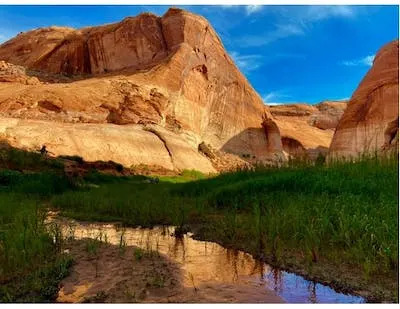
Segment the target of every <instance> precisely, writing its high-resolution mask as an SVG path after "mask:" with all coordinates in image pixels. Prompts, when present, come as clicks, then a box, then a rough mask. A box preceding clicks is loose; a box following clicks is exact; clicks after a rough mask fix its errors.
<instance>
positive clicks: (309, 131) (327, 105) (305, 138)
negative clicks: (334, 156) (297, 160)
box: [270, 101, 347, 159]
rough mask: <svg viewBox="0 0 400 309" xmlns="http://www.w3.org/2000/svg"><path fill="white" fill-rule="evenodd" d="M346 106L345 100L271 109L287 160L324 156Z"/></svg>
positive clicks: (271, 107) (290, 105)
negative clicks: (289, 158)
mask: <svg viewBox="0 0 400 309" xmlns="http://www.w3.org/2000/svg"><path fill="white" fill-rule="evenodd" d="M346 106H347V102H346V101H323V102H321V103H319V104H316V105H310V104H304V103H303V104H301V103H299V104H288V105H277V106H270V110H271V113H272V115H273V116H274V118H275V120H274V121H275V123H276V124H277V126H278V128H279V131H280V135H281V140H282V146H283V150H284V152H285V153H286V154H287V155H288V156H289V157H302V158H310V159H316V158H317V157H318V155H319V154H320V153H321V154H323V155H324V156H325V155H326V154H327V153H328V150H329V146H330V144H331V141H332V137H333V134H334V132H335V128H336V126H337V124H338V122H339V120H340V118H341V117H342V115H343V112H344V110H345V109H346Z"/></svg>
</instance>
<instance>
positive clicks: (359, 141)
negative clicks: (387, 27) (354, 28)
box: [329, 40, 399, 157]
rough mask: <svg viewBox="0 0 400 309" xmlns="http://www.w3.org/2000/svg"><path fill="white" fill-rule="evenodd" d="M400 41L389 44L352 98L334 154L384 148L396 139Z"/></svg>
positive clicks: (341, 122)
mask: <svg viewBox="0 0 400 309" xmlns="http://www.w3.org/2000/svg"><path fill="white" fill-rule="evenodd" d="M398 57H399V41H398V40H396V41H393V42H391V43H389V44H387V45H385V46H384V47H383V48H382V49H381V50H380V51H379V52H378V53H377V54H376V56H375V59H374V63H373V66H372V68H371V69H370V70H369V71H368V73H367V75H366V76H365V77H364V79H363V80H362V81H361V83H360V85H359V86H358V88H357V90H356V91H355V92H354V93H353V96H352V97H351V99H350V102H349V104H348V108H347V109H346V111H345V113H344V114H343V117H342V118H341V119H340V122H339V124H338V126H337V128H336V132H335V135H334V137H333V140H332V144H331V146H330V150H329V152H330V156H331V157H342V156H345V157H348V156H357V155H358V154H360V153H365V152H375V151H380V150H382V149H383V148H385V147H387V146H388V145H390V144H391V143H392V141H394V140H396V134H397V135H398V133H397V132H398V121H397V119H398V117H399V58H398Z"/></svg>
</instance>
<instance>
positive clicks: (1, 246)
mask: <svg viewBox="0 0 400 309" xmlns="http://www.w3.org/2000/svg"><path fill="white" fill-rule="evenodd" d="M69 188H70V184H69V182H68V181H67V180H66V179H64V178H62V177H61V176H59V175H57V174H51V173H40V174H22V173H20V172H15V171H10V170H0V302H50V301H54V299H55V297H56V295H57V291H58V283H59V281H60V280H61V279H62V278H63V277H64V276H66V275H67V273H68V268H69V266H70V265H71V260H70V259H69V258H68V257H67V256H64V255H63V254H62V252H61V237H60V231H59V229H58V228H57V227H56V226H46V224H45V216H46V212H45V209H44V204H43V202H44V200H45V199H46V198H48V197H49V196H52V195H54V194H57V193H60V192H62V191H63V190H66V189H69Z"/></svg>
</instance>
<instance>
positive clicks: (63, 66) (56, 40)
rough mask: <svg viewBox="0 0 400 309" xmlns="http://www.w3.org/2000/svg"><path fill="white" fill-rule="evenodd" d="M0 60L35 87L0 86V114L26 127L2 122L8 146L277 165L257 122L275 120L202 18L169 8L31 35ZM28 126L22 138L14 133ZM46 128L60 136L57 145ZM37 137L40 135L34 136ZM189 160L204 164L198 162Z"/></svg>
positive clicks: (1, 51) (276, 142) (7, 47)
mask: <svg viewBox="0 0 400 309" xmlns="http://www.w3.org/2000/svg"><path fill="white" fill-rule="evenodd" d="M0 60H3V61H6V62H8V63H12V64H14V65H18V66H23V67H24V68H26V71H25V73H26V78H27V79H29V78H37V79H38V80H36V79H35V81H36V82H35V84H34V85H32V84H30V83H29V82H25V81H22V82H21V81H17V80H12V79H10V78H8V80H3V82H0V116H3V117H7V118H22V119H30V121H28V122H24V121H22V120H21V121H18V122H10V121H9V120H7V119H4V120H3V121H2V123H3V136H6V138H7V139H8V140H9V141H12V142H13V143H14V144H18V143H21V141H22V140H24V141H25V142H24V143H25V146H27V147H28V146H33V143H46V144H48V148H49V150H51V151H53V152H57V153H64V152H65V151H67V149H68V152H69V154H72V152H74V151H76V152H77V153H74V154H77V155H80V156H82V157H83V158H85V159H89V158H90V159H100V157H102V158H103V157H108V159H111V157H113V158H114V159H115V160H116V161H118V162H123V163H124V164H125V165H132V164H140V163H144V162H147V163H149V164H155V165H165V166H166V165H168V166H169V167H170V168H173V169H182V168H188V167H189V168H190V167H191V168H196V169H201V170H202V171H205V172H211V171H215V167H213V166H212V164H211V161H210V160H208V159H207V157H206V156H204V154H202V153H200V152H198V150H197V149H198V145H199V144H201V143H202V142H205V143H207V144H210V145H211V146H212V147H214V148H215V149H217V150H218V151H223V152H227V153H230V154H233V155H237V156H243V155H244V154H246V155H249V156H251V158H254V159H255V160H258V161H264V162H265V161H271V160H276V159H277V158H282V145H281V143H280V139H276V138H272V136H270V134H273V136H276V132H270V131H268V130H267V131H265V130H264V129H263V127H262V126H261V122H262V117H263V115H265V117H267V118H268V119H269V120H270V121H271V122H272V123H273V121H274V120H273V117H272V115H271V114H270V112H269V109H268V107H266V106H265V105H264V104H263V102H262V99H261V98H260V96H259V95H258V94H257V93H256V92H255V91H254V89H253V88H252V87H251V85H250V84H249V83H248V81H247V80H246V78H245V77H244V76H243V75H242V74H241V72H240V71H239V70H238V69H237V68H236V66H235V64H234V63H233V61H232V59H231V58H230V57H229V55H228V54H227V53H226V51H225V49H224V47H223V45H222V42H221V40H220V39H219V37H218V35H217V34H216V32H215V31H214V30H213V28H212V27H211V25H210V24H209V23H208V22H207V20H206V19H204V18H203V17H201V16H197V15H194V14H191V13H189V12H186V11H183V10H179V9H170V10H168V12H167V13H166V14H165V15H164V16H162V17H158V16H155V15H153V14H148V13H145V14H141V15H139V16H137V17H129V18H126V19H124V20H123V21H121V22H120V23H116V24H110V25H105V26H100V27H89V28H84V29H80V30H75V29H70V28H61V27H50V28H45V29H38V30H33V31H30V32H26V33H21V34H19V35H18V36H17V37H15V38H13V39H11V40H9V41H7V42H5V43H4V44H2V45H0ZM0 78H1V75H0ZM0 80H1V79H0ZM34 120H35V121H34ZM39 120H40V121H39ZM28 123H29V125H32V127H31V129H30V130H26V129H25V130H22V129H21V130H19V129H18V128H19V127H24V128H26V126H27V125H28ZM7 124H9V127H7ZM83 124H85V125H83ZM89 124H90V125H89ZM29 125H28V127H29ZM149 126H151V127H152V131H148V127H149ZM39 128H40V130H39ZM53 128H59V130H60V132H59V133H57V134H61V136H62V133H61V131H65V132H68V134H67V133H65V134H67V135H68V136H69V138H58V139H57V136H56V135H55V134H53V133H52V129H53ZM64 128H65V130H64ZM98 128H99V129H98ZM16 130H18V132H19V133H18V134H17V133H15V132H16ZM46 130H47V131H46ZM4 132H6V133H4ZM24 132H29V134H28V133H24ZM44 132H48V135H49V136H48V137H46V138H42V137H41V136H43V134H44ZM78 132H79V133H78ZM109 132H112V133H109ZM117 132H118V133H117ZM125 132H129V133H125ZM154 132H162V134H158V133H154ZM126 134H128V135H126ZM129 134H131V135H129ZM278 134H279V132H278ZM161 135H162V136H161ZM50 136H51V137H52V139H51V142H50ZM93 136H97V138H96V139H93V138H92V137H93ZM139 136H140V138H139ZM155 139H158V142H155ZM56 140H57V141H56ZM83 140H88V141H90V146H85V145H83V144H82V143H83ZM103 140H109V141H110V142H111V140H112V141H113V142H112V143H107V142H104V141H103ZM153 140H154V141H153ZM30 141H32V142H30ZM33 141H35V142H33ZM160 143H161V144H163V145H164V148H165V149H167V150H168V149H174V151H167V153H168V154H169V156H172V157H171V158H167V157H165V158H164V157H163V155H160V156H159V157H157V155H156V153H163V152H160V151H161V150H160V149H159V148H157V147H159V146H160V147H161V144H160ZM30 144H32V145H30ZM155 144H158V145H159V146H157V147H155V146H154V148H152V150H151V149H148V148H149V147H150V146H149V145H155ZM105 145H108V146H105ZM116 145H120V146H118V147H117V146H116ZM133 145H136V146H135V147H133ZM166 145H168V146H166ZM184 145H185V146H184ZM185 147H189V148H190V149H191V150H193V151H194V152H196V156H191V155H189V153H190V154H192V152H188V158H187V159H183V157H185V156H186V155H185V154H183V153H182V154H181V151H183V149H184V148H185ZM145 148H147V149H145ZM128 149H129V151H128ZM144 151H145V152H144ZM185 151H186V150H185ZM126 153H130V154H129V155H127V154H126ZM146 153H148V154H149V155H146ZM153 154H154V155H153ZM144 157H146V159H144ZM161 157H162V158H161ZM181 157H182V158H181ZM189 157H191V158H192V159H191V160H189ZM198 157H201V158H202V159H201V161H203V158H204V160H207V161H204V162H208V164H205V163H204V164H198V162H200V161H199V160H200V159H197V158H198ZM183 162H185V163H183ZM206 165H207V166H206Z"/></svg>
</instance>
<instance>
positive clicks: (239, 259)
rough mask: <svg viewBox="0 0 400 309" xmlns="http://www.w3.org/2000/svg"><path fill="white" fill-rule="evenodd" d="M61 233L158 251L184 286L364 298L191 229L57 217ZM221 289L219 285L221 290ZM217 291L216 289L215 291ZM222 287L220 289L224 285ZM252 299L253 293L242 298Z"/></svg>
mask: <svg viewBox="0 0 400 309" xmlns="http://www.w3.org/2000/svg"><path fill="white" fill-rule="evenodd" d="M60 224H61V226H62V229H63V233H64V235H67V234H71V233H73V234H74V237H75V238H76V239H82V238H96V237H98V235H100V234H101V235H107V240H108V242H109V243H110V244H117V245H118V244H119V243H120V242H121V239H122V238H123V241H124V242H125V243H126V245H127V246H137V247H140V248H142V249H144V250H152V251H158V252H159V253H161V254H163V255H165V256H166V257H168V258H169V259H171V260H172V261H173V262H175V263H177V265H179V267H180V268H181V270H182V273H183V279H182V280H183V282H182V285H183V286H184V287H185V288H193V287H194V288H195V289H200V290H201V289H202V288H205V289H207V288H209V287H210V286H213V287H214V289H215V286H218V287H219V289H222V290H224V289H231V290H232V286H233V287H235V286H237V287H246V288H249V287H250V288H251V290H252V291H255V293H257V290H259V292H260V293H258V294H257V296H258V297H260V295H261V300H260V299H258V301H263V300H262V295H265V297H264V302H269V301H270V300H271V295H274V294H276V295H277V296H279V297H281V298H283V299H284V300H285V301H287V302H292V303H293V302H294V303H315V302H318V303H360V302H363V299H362V298H360V297H356V296H350V295H344V294H341V293H337V292H335V291H334V290H333V289H331V288H329V287H326V286H323V285H321V284H318V283H314V282H311V281H308V280H305V279H304V278H302V277H301V276H298V275H295V274H292V273H288V272H285V271H281V270H279V269H275V268H271V267H270V266H269V265H267V264H265V263H262V262H260V261H258V260H255V259H254V258H253V257H252V256H251V255H249V254H247V253H245V252H242V251H239V250H233V249H227V248H224V247H222V246H220V245H218V244H216V243H212V242H205V241H198V240H194V239H192V238H191V237H190V235H184V236H183V237H181V238H176V237H174V236H172V235H173V231H174V228H173V227H155V228H153V229H140V228H123V229H120V228H118V227H115V226H114V225H111V224H101V223H98V224H84V223H79V222H75V221H68V222H66V221H62V220H61V221H60ZM222 290H221V291H222ZM216 292H217V293H218V291H216ZM223 292H225V290H224V291H223ZM243 301H245V302H252V299H246V300H243Z"/></svg>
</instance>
